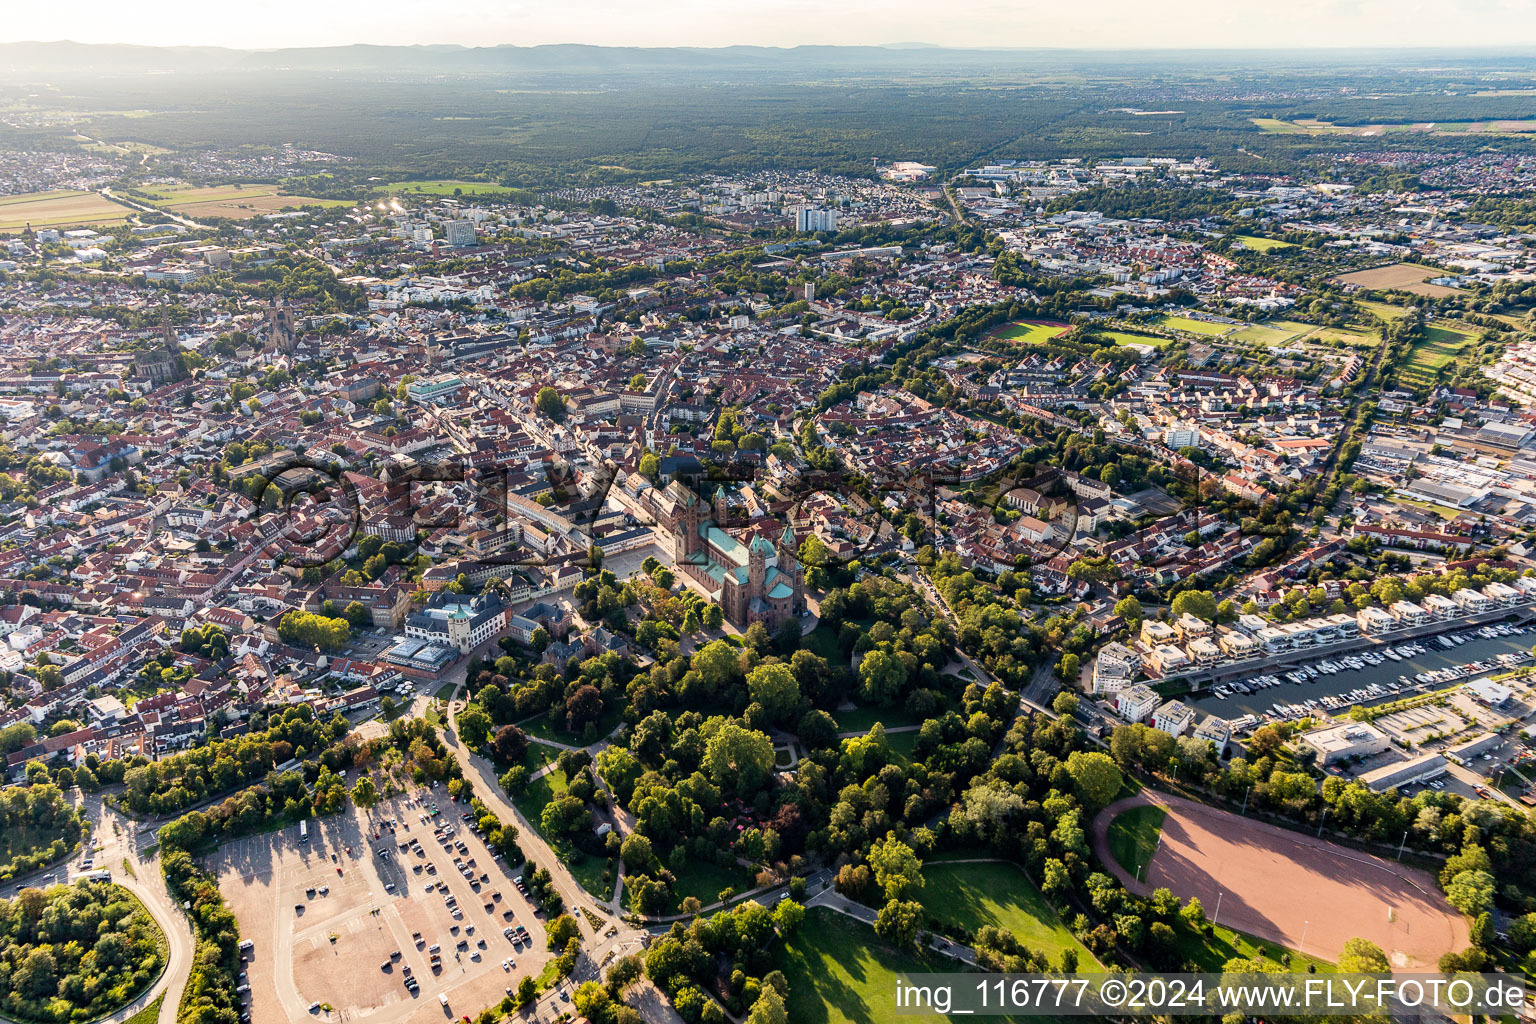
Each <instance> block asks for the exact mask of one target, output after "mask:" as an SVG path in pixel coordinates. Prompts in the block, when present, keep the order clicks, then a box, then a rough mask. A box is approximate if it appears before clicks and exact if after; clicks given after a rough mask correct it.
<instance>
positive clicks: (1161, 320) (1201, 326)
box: [1153, 316, 1232, 337]
mask: <svg viewBox="0 0 1536 1024" xmlns="http://www.w3.org/2000/svg"><path fill="white" fill-rule="evenodd" d="M1153 323H1155V324H1157V326H1159V327H1166V328H1168V329H1169V330H1170V331H1183V332H1185V333H1186V334H1206V335H1210V336H1212V337H1215V336H1216V335H1218V334H1226V333H1227V332H1228V331H1230V330H1231V329H1232V325H1231V324H1213V323H1211V322H1210V321H1209V320H1195V319H1192V318H1191V317H1187V316H1160V317H1158V318H1157V319H1156V320H1154V321H1153Z"/></svg>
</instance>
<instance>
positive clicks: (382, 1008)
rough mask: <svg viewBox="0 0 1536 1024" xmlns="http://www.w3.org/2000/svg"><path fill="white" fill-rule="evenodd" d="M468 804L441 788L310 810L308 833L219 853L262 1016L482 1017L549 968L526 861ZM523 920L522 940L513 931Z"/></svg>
mask: <svg viewBox="0 0 1536 1024" xmlns="http://www.w3.org/2000/svg"><path fill="white" fill-rule="evenodd" d="M434 800H435V801H436V802H437V805H438V807H439V808H440V813H439V814H438V815H437V816H435V817H433V816H431V810H432V807H431V804H432V802H433V801H434ZM466 810H467V807H466V806H465V805H463V804H455V803H452V802H450V801H449V800H448V799H447V794H446V791H445V790H443V789H441V788H439V789H435V790H421V789H416V790H413V792H412V793H411V794H410V795H408V796H402V797H396V798H394V799H390V800H384V801H381V802H380V803H379V805H378V806H376V807H375V808H374V809H373V810H372V811H371V812H366V813H365V812H363V811H361V810H359V809H357V808H349V810H348V811H347V812H346V813H345V814H343V815H339V816H336V817H332V818H327V819H310V821H309V823H308V826H309V839H308V841H304V840H301V838H300V835H299V829H298V828H297V827H290V828H287V829H284V830H283V831H281V832H276V833H268V834H264V835H258V836H251V837H248V838H246V839H242V840H239V841H237V842H234V843H231V844H228V845H227V846H225V847H223V848H221V849H220V850H219V851H218V853H217V854H215V855H214V856H213V857H211V858H210V866H211V867H212V868H213V870H215V871H216V872H217V873H218V874H219V877H220V890H221V891H222V892H223V893H224V894H225V898H226V899H227V900H228V901H229V904H230V907H231V909H232V910H233V911H234V913H235V916H236V918H237V919H238V921H239V923H240V935H241V938H242V939H249V940H251V942H252V943H253V947H254V948H253V949H252V951H251V953H250V954H249V957H250V962H249V964H248V974H249V978H248V980H249V984H250V986H251V999H252V1005H251V1011H252V1017H253V1019H254V1020H255V1021H257V1022H265V1021H278V1020H290V1021H292V1020H303V1019H315V1020H342V1019H349V1018H351V1017H353V1016H362V1015H366V1016H367V1017H368V1018H369V1020H371V1021H384V1022H395V1021H412V1020H420V1021H429V1020H430V1021H441V1020H443V1019H444V1017H445V1016H451V1017H453V1018H455V1019H457V1018H460V1017H462V1016H464V1015H466V1014H467V1015H469V1016H471V1017H473V1016H475V1015H476V1014H478V1013H479V1012H480V1010H482V1009H484V1008H485V1007H487V1006H490V1005H492V1004H494V1003H496V1002H498V1001H499V1000H500V999H501V998H502V996H503V995H505V994H506V990H508V989H511V990H513V991H515V990H516V988H517V983H518V980H519V979H521V978H522V977H523V976H524V975H527V974H533V975H537V974H538V973H539V971H541V970H542V969H543V967H544V965H545V964H546V963H547V962H548V960H549V959H550V954H549V953H548V952H547V951H546V950H545V948H544V946H545V936H544V928H543V920H542V918H539V917H536V916H535V915H534V912H533V908H532V907H531V906H530V905H529V903H528V901H527V900H526V899H524V898H523V896H522V895H521V894H520V893H519V892H518V890H517V887H516V885H515V884H514V883H513V878H514V877H515V876H517V875H519V874H520V873H521V870H522V869H521V867H519V868H516V869H511V870H509V869H507V868H506V867H505V866H504V865H503V864H502V862H501V861H499V860H497V859H495V858H494V857H493V856H492V853H491V851H490V850H489V849H487V847H486V845H485V843H484V842H482V841H481V839H480V837H479V836H477V835H475V834H474V833H473V832H472V831H471V830H470V824H471V823H470V822H469V821H467V820H464V819H463V818H462V817H461V814H462V813H463V812H464V811H466ZM423 815H426V816H427V817H428V823H423V822H422V817H423ZM392 819H393V820H394V821H395V822H396V825H395V826H394V829H393V830H391V827H390V825H389V824H388V823H389V821H390V820H392ZM439 826H449V827H452V829H453V834H452V836H451V837H449V838H448V839H447V841H446V842H444V841H440V840H439V839H438V838H436V837H435V836H434V830H435V829H436V828H438V827H439ZM459 844H462V846H463V849H462V850H461V849H459ZM401 845H405V846H406V849H405V850H403V851H402V850H401V849H400V847H401ZM471 862H473V863H471ZM465 872H468V875H469V877H466V875H465ZM428 886H431V891H428V888H427V887H428ZM390 887H393V888H390ZM519 925H520V926H522V927H523V929H524V930H525V932H524V935H523V936H520V937H519V938H520V941H517V942H514V941H512V939H510V938H508V937H507V936H506V935H505V934H504V930H505V929H508V928H513V929H515V928H516V927H517V926H519ZM433 947H437V948H436V949H435V950H434V948H433ZM434 952H435V953H437V956H436V958H434V957H433V953H434ZM509 959H510V960H511V961H513V962H514V965H513V966H511V967H510V969H508V968H507V967H504V966H503V962H504V961H507V960H509ZM408 978H409V979H414V981H415V985H414V986H411V985H408V984H407V979H408ZM440 995H446V996H447V997H448V1005H447V1006H446V1007H445V1006H444V1005H443V1004H442V1003H441V1002H440V1001H439V998H438V997H439V996H440ZM315 1004H320V1006H319V1007H318V1008H316V1007H315ZM327 1007H329V1009H327Z"/></svg>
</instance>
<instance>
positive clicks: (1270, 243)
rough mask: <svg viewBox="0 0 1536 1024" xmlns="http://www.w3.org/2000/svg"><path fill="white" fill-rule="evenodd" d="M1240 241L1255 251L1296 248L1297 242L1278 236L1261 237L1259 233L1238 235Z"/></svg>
mask: <svg viewBox="0 0 1536 1024" xmlns="http://www.w3.org/2000/svg"><path fill="white" fill-rule="evenodd" d="M1235 237H1236V238H1237V240H1238V241H1239V242H1242V243H1243V244H1244V245H1246V246H1247V247H1248V248H1250V249H1252V250H1254V251H1255V252H1271V251H1272V250H1275V249H1292V248H1295V245H1296V243H1295V242H1282V241H1280V239H1278V238H1260V237H1259V236H1258V235H1237V236H1235Z"/></svg>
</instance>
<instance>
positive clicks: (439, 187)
mask: <svg viewBox="0 0 1536 1024" xmlns="http://www.w3.org/2000/svg"><path fill="white" fill-rule="evenodd" d="M382 191H385V192H414V193H416V194H418V195H428V196H451V195H453V194H454V193H455V192H456V191H458V192H462V193H463V194H464V195H466V196H475V195H480V196H504V195H506V194H507V193H509V192H511V191H512V189H511V188H510V187H509V186H506V185H498V184H496V183H495V182H490V181H451V180H445V179H437V180H433V181H396V182H393V183H391V184H388V185H384V186H382Z"/></svg>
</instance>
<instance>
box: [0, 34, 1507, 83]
mask: <svg viewBox="0 0 1536 1024" xmlns="http://www.w3.org/2000/svg"><path fill="white" fill-rule="evenodd" d="M1522 57H1523V58H1532V59H1536V50H1532V49H1526V50H1507V51H1500V52H1494V51H1491V50H1464V51H1454V50H1417V51H1415V50H1305V51H1281V50H1243V51H1176V50H1137V51H1110V50H1058V49H1043V48H1036V49H996V50H979V49H953V48H947V47H942V46H934V45H930V44H926V43H920V42H903V43H893V44H888V45H882V46H796V47H789V48H778V47H767V46H725V47H719V48H713V49H711V48H700V47H618V46H589V45H585V44H575V43H571V44H555V45H546V46H482V47H468V46H456V45H430V46H427V45H424V46H374V45H366V44H357V45H352V46H319V47H289V48H284V49H277V50H238V49H226V48H223V47H216V46H168V47H153V46H132V45H123V44H87V43H75V42H67V41H61V42H26V43H5V44H0V73H5V72H9V73H12V74H15V73H38V72H41V73H48V74H55V73H62V74H81V73H83V74H164V73H167V72H171V73H183V74H208V73H218V72H228V71H298V72H325V73H357V74H366V75H375V74H381V75H400V74H407V75H410V74H432V75H478V74H492V75H494V74H511V75H516V74H536V75H547V74H559V75H582V74H605V73H609V74H611V73H641V74H644V73H656V72H664V71H672V72H681V73H695V74H719V73H730V72H748V73H751V72H780V73H790V72H795V71H817V72H822V73H828V74H841V75H848V74H855V75H857V74H860V73H881V72H911V71H914V70H918V69H925V68H926V69H934V70H943V71H948V72H951V73H959V74H964V73H987V72H1000V71H1010V70H1012V71H1023V70H1030V71H1044V70H1050V69H1054V68H1066V67H1073V68H1083V67H1098V68H1104V69H1107V68H1110V67H1113V66H1117V65H1118V66H1122V67H1124V66H1130V67H1137V68H1141V69H1148V68H1155V67H1187V66H1189V65H1192V64H1198V65H1205V66H1208V67H1209V66H1241V67H1245V68H1248V69H1255V68H1264V67H1274V68H1280V67H1288V66H1296V65H1298V64H1303V65H1331V66H1337V65H1346V66H1352V67H1356V68H1359V67H1362V66H1366V65H1374V64H1391V65H1400V66H1405V65H1412V63H1413V62H1414V61H1415V60H1418V59H1426V60H1428V59H1433V61H1434V62H1435V63H1437V64H1440V65H1444V64H1445V63H1446V62H1454V63H1458V64H1460V63H1465V64H1466V65H1467V66H1476V65H1479V64H1483V63H1486V62H1489V61H1493V60H1498V61H1504V62H1507V61H1509V60H1510V59H1511V58H1516V59H1519V58H1522Z"/></svg>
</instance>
